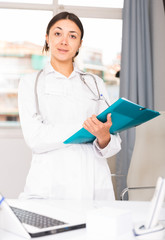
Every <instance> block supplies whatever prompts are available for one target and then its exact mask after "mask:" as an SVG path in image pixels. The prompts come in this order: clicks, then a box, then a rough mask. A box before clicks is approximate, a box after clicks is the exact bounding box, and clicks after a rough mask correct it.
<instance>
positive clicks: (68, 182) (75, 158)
mask: <svg viewBox="0 0 165 240" xmlns="http://www.w3.org/2000/svg"><path fill="white" fill-rule="evenodd" d="M83 34H84V31H83V26H82V24H81V22H80V20H79V18H78V17H77V16H75V15H74V14H72V13H67V12H62V13H59V14H57V15H56V16H54V17H53V18H52V20H51V21H50V22H49V24H48V27H47V31H46V42H45V46H44V50H46V51H48V50H49V51H50V62H49V63H48V64H47V65H46V67H45V68H44V69H43V71H42V72H41V74H40V76H39V78H38V82H37V89H36V91H37V101H38V104H39V109H40V113H38V114H34V113H35V112H36V99H35V98H36V95H35V91H34V89H35V83H36V73H34V74H31V75H26V76H24V77H23V78H22V79H21V81H20V85H19V113H20V121H21V126H22V130H23V134H24V138H25V140H26V142H27V144H28V146H29V147H30V148H31V149H32V153H33V157H32V163H31V168H30V171H29V174H28V177H27V181H26V185H25V189H24V192H23V193H22V194H21V196H22V197H28V198H31V197H32V198H33V197H34V198H35V197H37V198H38V197H41V198H54V199H102V200H108V199H110V200H113V199H114V192H113V187H112V182H111V176H110V170H109V167H108V165H107V161H106V158H107V157H110V156H112V155H114V154H116V153H117V152H118V151H119V150H120V148H121V146H120V137H119V136H118V135H110V132H109V130H110V127H111V125H112V122H111V116H110V115H108V116H107V122H105V123H102V122H100V121H99V120H98V119H97V118H96V115H97V114H98V113H100V112H101V111H103V110H104V109H105V108H107V105H106V102H105V101H104V100H98V99H96V96H95V94H97V87H96V85H95V82H94V80H93V78H92V77H91V75H89V74H86V75H84V77H83V80H84V79H85V83H84V82H83V81H82V79H81V77H80V76H81V74H82V72H81V71H80V70H79V69H78V68H77V67H76V66H75V64H74V58H75V56H76V55H77V54H78V51H79V48H80V47H81V44H82V38H83ZM95 79H96V82H97V86H98V88H99V91H100V92H101V93H102V94H103V95H104V97H105V98H106V99H107V100H108V96H107V92H106V89H105V86H104V83H103V81H102V79H100V78H99V77H97V76H95ZM91 90H92V91H93V92H92V91H91ZM96 100H97V101H96ZM92 114H93V115H92ZM82 125H83V127H84V128H85V129H87V130H88V131H89V132H91V133H92V134H93V135H94V136H96V140H95V141H94V142H93V143H87V144H64V143H63V142H64V141H65V140H66V139H67V138H68V137H70V136H71V135H72V134H73V133H75V132H76V131H77V130H79V129H80V128H81V127H82Z"/></svg>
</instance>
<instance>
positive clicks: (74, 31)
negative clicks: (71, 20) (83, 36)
mask: <svg viewBox="0 0 165 240" xmlns="http://www.w3.org/2000/svg"><path fill="white" fill-rule="evenodd" d="M56 28H58V29H60V30H63V29H62V28H61V27H56ZM56 28H55V29H56ZM69 32H70V33H76V34H77V35H79V34H78V32H76V31H69Z"/></svg>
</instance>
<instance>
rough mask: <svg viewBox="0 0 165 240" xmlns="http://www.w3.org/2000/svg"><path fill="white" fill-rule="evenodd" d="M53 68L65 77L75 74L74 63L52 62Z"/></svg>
mask: <svg viewBox="0 0 165 240" xmlns="http://www.w3.org/2000/svg"><path fill="white" fill-rule="evenodd" d="M51 65H52V67H53V68H54V69H55V70H56V71H57V72H59V73H61V74H63V75H64V76H65V77H69V76H70V75H71V73H72V72H73V62H67V63H66V62H57V61H52V60H51Z"/></svg>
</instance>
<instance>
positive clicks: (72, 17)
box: [43, 12, 84, 57]
mask: <svg viewBox="0 0 165 240" xmlns="http://www.w3.org/2000/svg"><path fill="white" fill-rule="evenodd" d="M62 19H69V20H71V21H73V22H74V23H75V24H76V25H77V26H78V27H79V29H80V31H81V40H82V38H83V35H84V28H83V25H82V23H81V21H80V19H79V18H78V17H77V16H76V15H75V14H74V13H69V12H60V13H58V14H57V15H55V16H54V17H53V18H52V19H51V20H50V22H49V23H48V26H47V29H46V34H47V35H49V31H50V28H51V27H52V26H53V25H54V24H55V23H56V22H57V21H59V20H62ZM48 50H49V46H48V44H47V42H46V41H45V45H44V47H43V51H46V52H47V51H48ZM77 55H78V52H77V53H76V55H75V57H76V56H77Z"/></svg>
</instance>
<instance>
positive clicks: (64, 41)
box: [61, 36, 68, 45]
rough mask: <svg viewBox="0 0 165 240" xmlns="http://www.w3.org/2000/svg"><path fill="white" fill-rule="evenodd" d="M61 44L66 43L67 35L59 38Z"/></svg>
mask: <svg viewBox="0 0 165 240" xmlns="http://www.w3.org/2000/svg"><path fill="white" fill-rule="evenodd" d="M61 44H63V45H68V39H67V36H63V38H62V39H61Z"/></svg>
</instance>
